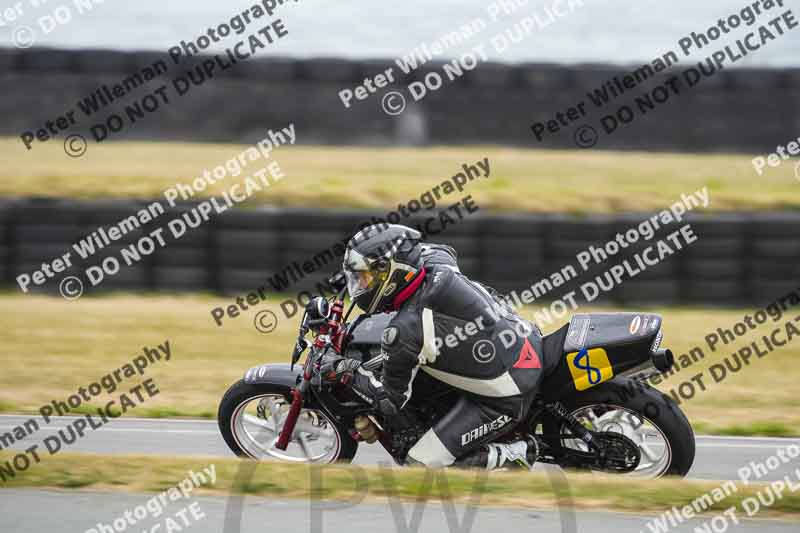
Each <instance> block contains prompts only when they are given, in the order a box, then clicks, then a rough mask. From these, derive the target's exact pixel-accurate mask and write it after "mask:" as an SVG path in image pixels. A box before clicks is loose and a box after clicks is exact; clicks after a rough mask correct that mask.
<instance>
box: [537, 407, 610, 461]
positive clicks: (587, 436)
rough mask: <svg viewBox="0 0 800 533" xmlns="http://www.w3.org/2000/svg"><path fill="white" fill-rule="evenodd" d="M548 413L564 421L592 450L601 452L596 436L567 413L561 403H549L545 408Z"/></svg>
mask: <svg viewBox="0 0 800 533" xmlns="http://www.w3.org/2000/svg"><path fill="white" fill-rule="evenodd" d="M544 408H545V409H546V410H547V412H548V413H550V414H551V415H553V416H554V417H555V418H556V419H560V420H563V421H564V422H565V423H566V425H567V427H568V428H569V430H570V431H572V433H573V434H574V435H575V436H576V437H578V438H579V439H581V440H582V441H583V442H585V443H586V445H587V446H588V447H589V449H590V450H594V451H599V450H598V447H597V444H596V443H595V442H594V435H592V432H591V431H589V430H588V429H586V428H585V427H583V424H581V423H580V422H578V420H577V419H576V418H575V417H574V416H572V414H571V413H569V412H567V410H566V408H565V407H564V405H563V404H562V403H561V402H555V403H549V404H547V405H545V406H544Z"/></svg>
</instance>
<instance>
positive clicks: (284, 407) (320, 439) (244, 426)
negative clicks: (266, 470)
mask: <svg viewBox="0 0 800 533" xmlns="http://www.w3.org/2000/svg"><path fill="white" fill-rule="evenodd" d="M289 407H290V404H289V402H287V401H286V398H285V397H283V396H282V395H280V394H263V395H260V396H254V397H252V398H248V399H246V400H245V401H243V402H242V403H240V404H239V405H238V406H237V407H236V409H235V410H234V413H233V417H232V418H231V429H232V433H233V438H234V439H235V440H236V443H237V444H238V445H239V448H241V449H242V451H244V452H245V453H246V454H247V455H248V456H249V457H251V458H252V459H259V460H261V459H276V460H280V461H287V462H292V463H309V464H324V463H332V462H334V461H336V459H337V458H338V457H339V451H340V450H341V439H340V436H339V432H338V431H337V430H336V426H335V425H334V424H333V422H332V421H331V420H330V418H328V416H327V415H326V414H325V413H323V412H322V411H320V410H318V409H305V408H304V409H301V410H300V415H299V416H298V417H297V424H296V425H295V429H294V432H293V433H292V437H291V439H289V445H288V446H287V447H286V450H279V449H277V448H276V447H275V443H276V442H277V441H278V437H279V435H280V432H281V430H282V429H283V424H284V422H285V420H286V415H287V413H288V412H289Z"/></svg>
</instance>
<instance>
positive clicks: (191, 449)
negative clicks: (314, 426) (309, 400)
mask: <svg viewBox="0 0 800 533" xmlns="http://www.w3.org/2000/svg"><path fill="white" fill-rule="evenodd" d="M30 418H31V417H30V416H19V415H0V433H6V432H8V431H10V430H11V429H12V428H14V427H16V426H18V425H21V424H22V423H24V422H25V421H26V420H28V419H30ZM36 419H37V421H38V422H41V418H40V417H38V416H37V417H36ZM73 420H74V419H73V418H71V417H61V418H58V419H55V420H54V421H53V422H51V424H50V425H47V426H44V425H42V427H41V429H40V430H39V431H38V432H36V433H34V434H33V435H31V436H29V437H28V438H26V439H22V440H19V441H17V442H16V443H14V444H13V445H12V446H11V447H10V449H18V450H24V449H25V448H27V447H29V446H31V445H33V444H40V447H43V446H42V445H41V442H42V440H43V439H44V438H45V437H46V436H48V435H53V434H55V433H56V432H57V431H58V430H59V429H63V428H64V427H66V426H67V425H68V424H70V423H71V422H72V421H73ZM792 443H793V444H796V445H798V446H800V439H778V438H761V437H754V438H751V437H712V436H698V437H697V454H696V456H695V461H694V466H693V467H692V470H691V471H690V472H689V477H691V478H696V479H715V480H725V479H733V480H736V479H739V477H738V475H737V471H738V469H739V468H742V467H745V466H747V465H748V464H749V462H750V461H756V462H763V461H764V460H765V459H767V457H769V456H771V455H774V454H775V452H776V451H777V450H779V449H781V448H785V447H786V446H787V445H789V444H792ZM62 452H90V453H103V454H153V455H180V456H187V455H203V456H218V457H228V458H232V457H233V454H232V453H231V452H230V450H229V449H228V446H227V445H226V444H225V442H224V441H223V440H222V437H221V436H220V434H219V430H218V429H217V423H216V421H212V420H181V419H143V418H121V419H116V420H112V421H111V422H110V423H109V424H107V425H105V426H103V427H102V428H100V429H98V430H97V431H89V432H88V433H87V434H86V436H85V437H84V438H82V439H79V440H78V441H76V442H75V444H73V445H71V446H69V447H64V448H63V449H62ZM45 453H46V452H45ZM43 462H44V461H43ZM354 462H355V463H356V464H362V465H376V464H378V463H379V462H389V463H391V462H392V460H391V458H390V457H389V455H388V454H387V453H386V452H385V451H384V450H383V448H381V446H380V445H379V444H373V445H361V446H360V447H359V450H358V454H357V455H356V457H355V461H354ZM798 466H800V465H798V464H797V461H792V462H790V463H788V464H781V466H780V468H778V469H776V470H774V471H771V472H769V473H768V474H767V475H766V476H764V477H762V478H760V479H759V481H774V480H777V479H782V478H783V477H784V476H786V475H789V474H791V473H792V472H793V471H794V469H795V468H797V467H798Z"/></svg>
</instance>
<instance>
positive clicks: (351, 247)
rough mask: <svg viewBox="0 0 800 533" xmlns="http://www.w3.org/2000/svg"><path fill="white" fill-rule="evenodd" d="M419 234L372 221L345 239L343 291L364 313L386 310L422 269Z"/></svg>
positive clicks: (410, 229)
mask: <svg viewBox="0 0 800 533" xmlns="http://www.w3.org/2000/svg"><path fill="white" fill-rule="evenodd" d="M421 236H422V235H421V234H420V232H418V231H417V230H414V229H412V228H409V227H407V226H401V225H399V224H385V223H384V224H375V225H373V226H367V227H366V228H364V229H363V230H361V231H359V232H358V233H356V234H355V235H353V237H352V238H351V239H350V241H348V243H347V250H345V253H344V262H343V265H342V266H343V268H344V273H345V276H346V278H347V292H348V293H349V294H350V298H351V299H352V300H353V301H354V302H356V305H358V306H359V307H360V308H361V309H362V310H364V311H365V312H366V313H375V312H381V311H387V310H389V309H390V308H391V307H392V303H393V302H394V299H395V297H396V296H397V295H398V294H399V293H400V292H401V291H402V290H403V289H405V288H406V287H408V286H409V285H411V284H412V283H414V282H415V281H416V278H417V276H418V275H419V273H420V269H421V268H422V249H421V247H420V245H419V242H420V237H421Z"/></svg>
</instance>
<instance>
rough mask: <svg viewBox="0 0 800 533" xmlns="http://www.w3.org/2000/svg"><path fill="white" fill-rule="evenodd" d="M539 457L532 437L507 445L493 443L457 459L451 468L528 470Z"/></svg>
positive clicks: (537, 445)
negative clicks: (510, 468)
mask: <svg viewBox="0 0 800 533" xmlns="http://www.w3.org/2000/svg"><path fill="white" fill-rule="evenodd" d="M538 456H539V443H538V442H537V441H536V439H535V438H534V437H532V436H530V435H529V436H527V437H526V438H525V439H523V440H517V441H514V442H509V443H504V442H503V443H501V442H495V443H491V444H487V445H485V446H483V447H482V448H481V449H480V450H476V451H474V452H472V453H471V454H469V455H467V456H465V457H462V458H460V459H458V460H457V461H456V462H455V463H454V464H453V466H456V467H461V468H485V469H486V470H496V469H499V468H508V467H512V468H525V469H527V470H530V469H531V468H533V464H534V463H535V462H536V459H537V458H538Z"/></svg>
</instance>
